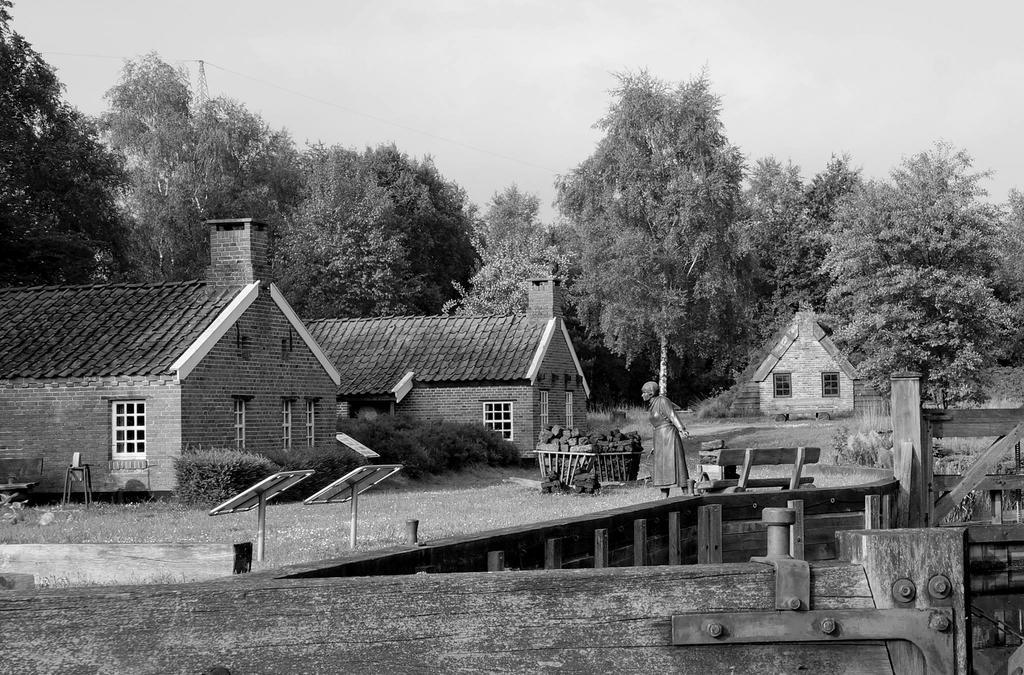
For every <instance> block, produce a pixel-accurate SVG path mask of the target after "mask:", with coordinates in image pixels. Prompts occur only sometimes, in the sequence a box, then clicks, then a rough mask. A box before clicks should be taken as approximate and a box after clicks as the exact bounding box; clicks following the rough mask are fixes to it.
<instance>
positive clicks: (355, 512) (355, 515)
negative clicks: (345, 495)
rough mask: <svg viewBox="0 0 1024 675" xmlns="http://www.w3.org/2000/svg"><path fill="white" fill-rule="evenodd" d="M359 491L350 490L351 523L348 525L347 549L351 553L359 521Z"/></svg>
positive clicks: (354, 546)
mask: <svg viewBox="0 0 1024 675" xmlns="http://www.w3.org/2000/svg"><path fill="white" fill-rule="evenodd" d="M358 493H359V491H358V490H352V502H351V509H352V513H351V515H352V522H351V523H349V531H348V547H349V548H350V549H352V550H353V551H354V550H356V521H357V520H358V519H359V494H358Z"/></svg>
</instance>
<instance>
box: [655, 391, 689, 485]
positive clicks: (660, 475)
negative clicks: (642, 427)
mask: <svg viewBox="0 0 1024 675" xmlns="http://www.w3.org/2000/svg"><path fill="white" fill-rule="evenodd" d="M650 421H651V426H652V427H654V470H653V471H652V474H653V479H652V482H653V485H654V487H674V486H680V487H682V486H685V485H686V479H687V478H688V476H687V471H686V459H685V457H684V455H683V441H682V439H681V438H680V437H679V430H680V429H682V428H683V425H682V423H681V422H680V421H679V418H678V417H676V413H675V409H674V408H673V406H672V402H671V401H669V400H668V399H667V398H665V397H664V396H655V397H654V398H652V399H651V402H650Z"/></svg>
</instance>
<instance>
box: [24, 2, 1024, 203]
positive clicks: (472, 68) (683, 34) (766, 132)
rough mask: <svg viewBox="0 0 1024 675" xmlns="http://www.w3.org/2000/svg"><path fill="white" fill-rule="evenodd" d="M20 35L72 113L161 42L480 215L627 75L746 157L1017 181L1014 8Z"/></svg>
mask: <svg viewBox="0 0 1024 675" xmlns="http://www.w3.org/2000/svg"><path fill="white" fill-rule="evenodd" d="M13 15H14V28H15V30H17V31H18V32H19V33H21V34H22V35H23V36H24V37H25V38H26V39H27V40H28V41H29V42H31V43H32V45H33V46H34V48H35V49H36V50H37V51H40V52H42V53H43V55H44V57H45V58H46V60H47V61H48V62H49V63H50V64H51V65H53V66H54V67H56V69H57V71H58V75H59V76H60V78H61V80H62V82H63V83H64V84H65V86H66V89H67V97H68V99H69V100H70V101H71V103H72V104H74V105H75V106H77V107H78V108H79V109H81V110H82V111H84V112H86V113H89V114H98V113H100V112H102V111H103V110H104V109H105V101H104V99H103V95H104V92H105V91H106V90H107V89H109V88H110V87H111V86H112V85H113V84H114V83H115V82H116V81H117V78H118V74H119V72H120V68H121V65H122V62H123V59H125V58H135V57H138V56H140V55H143V54H145V53H147V52H150V51H156V52H157V53H159V54H160V56H161V57H162V58H163V59H164V60H166V61H169V62H172V63H176V64H179V65H181V66H182V67H185V68H186V69H188V70H189V72H190V73H191V74H192V77H193V79H194V78H195V76H196V73H197V63H196V61H198V60H203V61H205V62H206V77H207V81H208V84H209V90H210V94H211V95H212V96H218V95H224V96H228V97H231V98H234V99H237V100H239V101H242V102H243V103H245V104H246V106H247V107H248V108H249V109H250V110H252V111H254V112H257V113H259V114H260V115H262V116H263V118H264V119H265V120H266V121H267V122H268V123H269V124H270V125H271V126H273V127H286V128H287V129H289V130H290V131H291V133H292V136H293V137H294V138H295V140H296V141H297V142H298V143H300V144H301V143H305V142H307V141H309V142H316V141H321V142H323V143H326V144H328V145H332V144H341V145H344V146H347V147H354V148H362V147H364V146H368V145H370V146H372V145H377V144H379V143H382V142H394V143H395V144H397V146H398V147H399V148H400V149H402V150H403V151H405V152H407V153H409V154H412V155H415V156H423V155H426V154H429V155H431V156H432V157H433V158H434V161H435V163H436V164H437V166H438V168H439V169H440V170H441V172H442V174H443V175H445V176H446V177H447V178H449V179H451V180H454V181H456V182H458V183H459V184H460V185H462V186H463V187H465V188H466V190H467V192H468V194H469V197H470V199H471V200H472V201H473V202H475V203H477V204H479V205H481V206H484V205H485V204H486V202H487V201H488V200H489V199H490V197H491V196H492V195H493V194H494V193H495V192H496V191H500V190H502V189H503V188H504V187H505V186H507V185H510V184H512V183H517V184H518V185H519V186H520V187H521V188H523V189H525V190H528V191H530V192H534V193H537V194H538V195H540V197H541V200H542V203H543V204H544V212H543V215H544V217H545V218H546V219H550V218H552V217H553V214H554V209H553V208H552V207H551V203H552V202H553V200H554V187H553V183H554V180H555V177H556V176H557V175H558V174H563V173H566V172H568V171H570V170H571V169H572V168H573V167H574V166H576V165H577V164H579V163H580V162H581V161H582V160H584V159H585V158H586V157H587V156H588V155H589V154H590V153H591V151H592V150H593V148H594V145H595V143H596V141H597V139H598V134H597V132H596V131H595V130H594V129H593V128H592V125H593V123H594V122H595V121H596V120H597V119H598V118H599V117H601V116H602V114H603V113H604V112H605V111H606V109H607V107H608V102H609V90H611V89H612V88H613V87H614V86H615V82H616V80H615V73H618V72H623V71H635V70H639V69H647V70H649V71H650V72H651V73H652V74H653V75H655V76H657V77H659V78H661V79H664V80H669V81H684V80H689V79H691V78H692V77H694V76H695V75H697V74H699V73H700V72H701V70H702V69H705V68H706V69H707V73H708V75H709V78H710V80H711V82H712V84H713V87H714V89H715V91H716V92H717V93H718V94H719V95H720V96H721V98H722V105H723V121H724V123H725V127H726V132H727V134H728V135H729V137H730V139H731V140H732V142H733V143H735V144H737V145H738V146H739V147H740V148H741V149H742V150H743V152H744V153H745V154H746V156H747V158H748V161H749V162H751V163H752V162H753V161H754V160H756V159H758V158H760V157H763V156H766V155H774V156H776V157H778V158H780V159H783V160H786V159H789V160H791V161H793V162H794V163H796V164H798V165H799V166H800V167H801V168H802V169H803V175H804V177H805V178H810V177H811V176H813V175H814V174H815V173H816V172H817V171H819V170H820V169H821V168H822V167H823V166H824V165H825V163H826V162H827V161H828V159H829V158H830V156H831V155H833V154H841V153H848V154H849V155H850V156H851V157H852V159H853V162H854V164H855V165H857V166H859V167H861V168H862V169H863V171H864V173H865V175H867V176H869V177H885V176H886V175H887V174H888V172H889V170H890V169H891V168H892V167H893V166H894V165H895V164H897V163H898V162H899V161H900V160H901V159H902V158H903V157H905V156H907V155H910V154H914V153H916V152H919V151H921V150H923V149H926V148H928V147H930V146H931V144H932V143H933V142H935V141H937V140H945V141H948V142H951V143H953V144H954V145H956V146H958V147H961V148H964V149H966V150H967V151H968V152H969V153H970V154H971V155H972V156H973V157H974V159H975V166H976V168H978V169H985V170H991V171H992V172H993V177H992V179H991V180H989V181H987V183H986V187H987V188H988V190H989V191H990V193H991V196H992V198H993V200H996V201H1003V200H1005V198H1006V195H1007V192H1008V191H1009V189H1010V188H1014V187H1017V188H1022V189H1024V147H1022V145H1024V144H1022V139H1021V132H1022V129H1024V125H1022V124H1021V122H1022V117H1024V41H1022V40H1021V39H1020V37H1019V35H1020V27H1021V25H1022V23H1024V3H1019V2H1011V1H1009V0H1007V1H1005V2H978V3H966V2H962V1H961V2H951V1H947V0H932V1H928V2H925V1H918V0H915V1H913V2H896V1H895V0H892V1H888V2H881V1H876V0H866V1H865V0H862V1H861V2H856V3H854V2H827V1H825V0H806V1H805V0H801V1H796V0H792V1H790V0H774V1H771V2H767V1H765V2H754V1H749V2H738V1H733V2H714V1H712V0H706V1H698V2H685V1H681V0H679V1H661V0H633V1H631V2H625V1H619V2H608V1H603V0H592V1H589V2H584V1H583V0H538V1H534V0H504V1H498V0H419V1H412V0H408V1H398V0H390V1H389V0H359V1H355V0H317V1H314V0H286V1H284V2H281V1H277V2H269V1H267V0H245V1H244V2H241V1H236V0H176V1H175V2H154V1H153V0H89V1H84V0H15V5H14V8H13Z"/></svg>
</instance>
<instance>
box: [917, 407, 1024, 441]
mask: <svg viewBox="0 0 1024 675" xmlns="http://www.w3.org/2000/svg"><path fill="white" fill-rule="evenodd" d="M923 414H924V416H925V419H926V420H927V421H928V422H929V423H930V424H931V433H932V436H934V437H935V438H976V437H979V436H982V437H983V436H992V437H998V436H1005V435H1006V434H1008V433H1010V430H1011V429H1013V428H1014V427H1015V426H1017V425H1018V424H1019V423H1020V422H1022V421H1024V408H984V409H974V410H957V409H948V410H925V411H923Z"/></svg>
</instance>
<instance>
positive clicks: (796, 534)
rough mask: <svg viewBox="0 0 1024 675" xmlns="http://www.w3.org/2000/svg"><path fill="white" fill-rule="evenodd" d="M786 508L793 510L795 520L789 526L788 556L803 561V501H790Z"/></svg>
mask: <svg viewBox="0 0 1024 675" xmlns="http://www.w3.org/2000/svg"><path fill="white" fill-rule="evenodd" d="M786 506H787V507H789V508H791V509H793V513H794V514H795V515H796V520H794V521H793V524H792V525H790V526H789V555H790V556H792V557H793V558H794V559H795V560H803V559H804V500H802V499H790V500H789V501H787V502H786Z"/></svg>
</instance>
